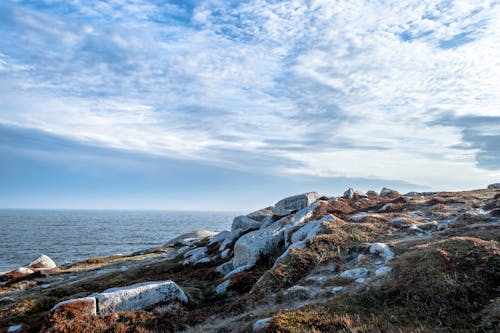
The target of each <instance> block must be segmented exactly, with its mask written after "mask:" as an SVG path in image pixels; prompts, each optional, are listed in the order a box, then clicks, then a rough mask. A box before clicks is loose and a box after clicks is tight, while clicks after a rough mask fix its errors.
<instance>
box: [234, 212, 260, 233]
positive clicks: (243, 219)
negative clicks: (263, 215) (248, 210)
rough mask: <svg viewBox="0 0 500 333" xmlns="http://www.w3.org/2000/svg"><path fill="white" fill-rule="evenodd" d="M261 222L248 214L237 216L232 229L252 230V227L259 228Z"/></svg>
mask: <svg viewBox="0 0 500 333" xmlns="http://www.w3.org/2000/svg"><path fill="white" fill-rule="evenodd" d="M259 227H260V222H259V221H255V220H253V219H251V218H249V217H248V216H246V215H241V216H236V217H235V218H234V220H233V224H232V225H231V231H234V230H236V229H241V230H243V231H247V230H251V229H259Z"/></svg>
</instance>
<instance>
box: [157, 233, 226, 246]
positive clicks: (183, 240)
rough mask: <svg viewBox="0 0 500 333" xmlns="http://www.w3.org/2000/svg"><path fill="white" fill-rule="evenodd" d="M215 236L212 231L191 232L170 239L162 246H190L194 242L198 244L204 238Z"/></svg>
mask: <svg viewBox="0 0 500 333" xmlns="http://www.w3.org/2000/svg"><path fill="white" fill-rule="evenodd" d="M215 235H217V232H214V231H208V230H196V231H192V232H188V233H185V234H182V235H180V236H178V237H175V238H172V239H171V240H169V241H168V242H167V243H166V244H165V245H164V246H173V245H176V244H182V245H192V244H193V243H195V242H198V241H200V240H202V239H204V238H207V237H208V238H210V237H213V236H215Z"/></svg>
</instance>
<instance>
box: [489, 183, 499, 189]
mask: <svg viewBox="0 0 500 333" xmlns="http://www.w3.org/2000/svg"><path fill="white" fill-rule="evenodd" d="M496 188H500V183H494V184H490V185H488V190H493V189H496Z"/></svg>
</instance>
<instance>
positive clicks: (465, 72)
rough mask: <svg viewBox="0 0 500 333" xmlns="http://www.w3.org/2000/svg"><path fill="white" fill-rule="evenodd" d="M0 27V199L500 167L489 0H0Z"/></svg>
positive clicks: (491, 175)
mask: <svg viewBox="0 0 500 333" xmlns="http://www.w3.org/2000/svg"><path fill="white" fill-rule="evenodd" d="M0 36H1V37H0V162H1V163H0V207H4V208H21V207H23V208H99V209H104V208H109V209H179V210H235V211H236V210H238V211H239V210H248V211H250V210H253V209H257V208H260V207H265V206H269V205H272V204H273V203H275V202H276V201H278V200H279V199H281V198H283V197H286V196H288V195H292V194H297V193H301V192H307V191H319V192H322V193H324V194H327V195H340V194H342V192H343V191H344V190H345V189H346V188H347V187H355V188H359V189H361V190H365V191H366V190H369V189H375V190H380V188H381V187H383V186H389V187H392V188H395V189H397V190H400V191H402V192H406V191H432V190H460V189H472V188H484V187H485V186H486V185H488V184H490V183H494V182H499V181H500V46H499V45H500V44H499V41H500V1H499V0H492V1H488V0H484V1H479V0H467V1H465V0H460V1H451V0H445V1H437V0H415V1H401V0H394V1H391V0H386V1H381V0H380V1H377V0H364V1H363V0H346V1H343V0H336V1H334V0H310V1H264V0H248V1H231V0H224V1H223V0H205V1H203V0H199V1H190V0H186V1H164V0H162V1H155V0H150V1H145V0H127V1H125V0H110V1H97V0H95V1H90V0H88V1H86V0H64V1H62V0H61V1H60V0H30V1H22V0H2V1H1V2H0Z"/></svg>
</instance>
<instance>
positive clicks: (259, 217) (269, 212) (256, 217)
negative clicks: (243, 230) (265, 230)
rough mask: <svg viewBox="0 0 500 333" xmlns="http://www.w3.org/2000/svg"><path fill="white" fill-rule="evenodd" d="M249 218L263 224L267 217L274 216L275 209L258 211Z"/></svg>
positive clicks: (269, 208)
mask: <svg viewBox="0 0 500 333" xmlns="http://www.w3.org/2000/svg"><path fill="white" fill-rule="evenodd" d="M247 216H248V217H249V218H251V219H252V220H255V221H258V222H262V221H263V220H264V219H265V218H266V217H269V216H273V207H268V208H263V209H259V210H256V211H255V212H252V213H250V214H248V215H247Z"/></svg>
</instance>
